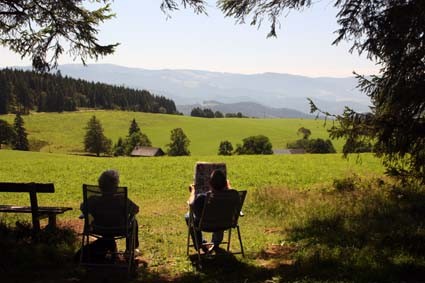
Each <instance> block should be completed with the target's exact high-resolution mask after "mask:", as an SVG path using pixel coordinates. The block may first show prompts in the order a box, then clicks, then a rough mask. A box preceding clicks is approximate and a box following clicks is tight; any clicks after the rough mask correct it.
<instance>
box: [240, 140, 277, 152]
mask: <svg viewBox="0 0 425 283" xmlns="http://www.w3.org/2000/svg"><path fill="white" fill-rule="evenodd" d="M235 153H236V154H273V150H272V143H271V142H270V140H269V138H268V137H266V136H263V135H258V136H250V137H247V138H244V139H243V144H242V145H240V144H238V145H237V146H236V149H235Z"/></svg>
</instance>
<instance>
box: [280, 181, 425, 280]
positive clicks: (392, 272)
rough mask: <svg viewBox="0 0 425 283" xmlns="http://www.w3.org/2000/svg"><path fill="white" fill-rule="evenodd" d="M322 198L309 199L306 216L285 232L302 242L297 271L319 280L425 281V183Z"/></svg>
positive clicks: (368, 187)
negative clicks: (310, 200) (316, 199)
mask: <svg viewBox="0 0 425 283" xmlns="http://www.w3.org/2000/svg"><path fill="white" fill-rule="evenodd" d="M309 197H314V194H313V195H312V196H309ZM316 197H317V196H316ZM319 199H321V201H320V204H319V203H316V204H315V203H314V202H309V203H308V204H307V205H306V207H305V209H306V212H305V214H304V215H303V216H304V217H305V219H304V220H305V221H298V222H296V224H294V225H292V226H290V227H288V228H287V230H286V231H285V237H286V238H287V239H288V240H289V241H290V242H293V243H297V245H298V246H299V247H300V248H299V249H298V252H297V254H296V266H297V270H296V277H298V278H310V279H314V280H318V281H322V280H323V281H325V280H326V281H354V282H424V281H425V191H424V190H423V188H422V189H421V188H418V187H414V186H411V187H403V186H400V185H399V186H393V185H391V186H390V185H384V184H382V183H381V186H380V187H378V188H377V187H373V186H367V187H363V188H356V189H354V190H350V191H336V192H335V191H334V192H331V193H327V194H322V195H321V196H320V197H319ZM307 202H308V201H307ZM307 209H308V210H307ZM278 272H279V271H278ZM283 274H284V273H282V275H283Z"/></svg>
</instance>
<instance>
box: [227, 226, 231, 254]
mask: <svg viewBox="0 0 425 283" xmlns="http://www.w3.org/2000/svg"><path fill="white" fill-rule="evenodd" d="M228 231H229V232H228V234H229V235H228V238H227V252H229V250H230V240H231V239H232V228H230V229H229V230H228Z"/></svg>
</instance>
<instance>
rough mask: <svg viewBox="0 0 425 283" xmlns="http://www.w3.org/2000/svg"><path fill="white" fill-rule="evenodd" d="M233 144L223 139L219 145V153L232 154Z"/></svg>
mask: <svg viewBox="0 0 425 283" xmlns="http://www.w3.org/2000/svg"><path fill="white" fill-rule="evenodd" d="M232 151H233V146H232V143H231V142H229V141H222V142H220V145H219V146H218V155H232Z"/></svg>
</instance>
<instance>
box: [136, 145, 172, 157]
mask: <svg viewBox="0 0 425 283" xmlns="http://www.w3.org/2000/svg"><path fill="white" fill-rule="evenodd" d="M130 155H131V156H161V155H164V151H162V149H161V148H159V147H150V146H136V147H135V148H134V149H133V151H132V152H131V154H130Z"/></svg>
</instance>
